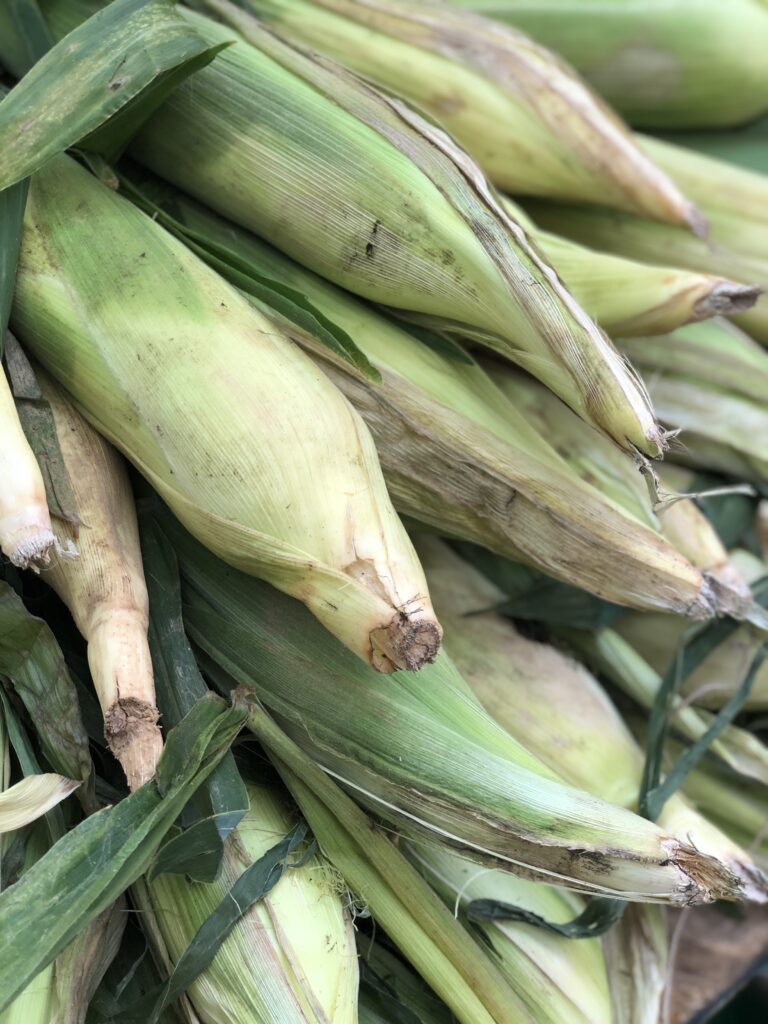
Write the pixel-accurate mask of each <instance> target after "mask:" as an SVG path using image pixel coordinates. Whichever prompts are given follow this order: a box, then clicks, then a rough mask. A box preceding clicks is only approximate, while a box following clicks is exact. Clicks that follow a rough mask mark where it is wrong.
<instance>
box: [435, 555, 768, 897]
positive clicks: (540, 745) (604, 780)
mask: <svg viewBox="0 0 768 1024" xmlns="http://www.w3.org/2000/svg"><path fill="white" fill-rule="evenodd" d="M418 549H419V551H420V553H421V556H422V559H423V562H424V566H425V568H426V570H427V574H428V578H429V581H430V584H431V586H432V589H433V593H434V595H435V600H436V601H437V603H438V606H439V607H440V609H441V614H442V616H443V621H444V622H445V626H446V645H447V649H448V651H449V653H450V654H451V656H452V657H453V658H454V659H455V662H456V664H457V666H458V668H459V670H460V671H461V672H462V674H463V675H464V678H465V679H466V680H467V682H468V683H469V684H470V686H471V687H472V689H473V691H474V693H475V694H476V696H477V697H478V699H479V700H480V702H481V703H482V704H483V706H484V707H485V708H486V710H487V711H488V712H489V713H490V714H491V715H492V716H493V718H494V719H495V720H496V721H497V722H499V724H500V725H502V726H503V727H504V728H505V729H506V730H507V732H509V733H510V734H511V735H512V736H514V737H516V738H518V739H520V740H521V741H522V739H523V738H524V739H525V745H526V747H527V748H528V749H529V750H530V751H531V752H532V753H534V754H535V755H536V756H537V757H539V758H540V759H541V760H542V761H543V762H544V763H545V764H546V765H547V766H548V767H549V768H550V769H551V770H552V771H554V772H556V773H557V775H558V776H559V777H560V778H562V779H563V780H564V781H565V782H567V783H568V784H569V785H572V786H577V787H578V788H579V789H582V790H584V791H586V792H590V793H594V794H595V795H596V796H599V797H601V798H602V799H603V800H607V801H609V802H610V803H613V804H616V805H618V806H623V807H630V808H633V807H635V806H636V805H637V801H638V796H639V791H640V778H641V775H642V769H643V757H642V753H641V751H640V749H639V748H638V747H637V745H636V744H635V742H634V740H633V738H632V735H631V733H630V732H629V730H628V729H627V727H626V725H625V724H624V722H623V721H622V719H621V717H620V716H619V714H618V712H617V711H616V708H615V707H614V705H613V704H612V703H611V701H610V699H609V698H608V696H607V694H606V693H605V692H604V690H603V689H602V687H601V686H600V685H599V683H598V682H597V680H596V679H594V677H592V676H591V675H590V674H589V672H587V671H586V669H584V668H583V667H582V666H581V665H579V664H578V663H576V662H573V661H570V660H569V659H568V658H566V657H564V656H563V655H562V654H560V653H559V652H558V651H556V650H555V649H554V648H552V647H548V646H547V645H545V644H540V643H537V642H535V641H532V640H528V639H526V638H524V637H522V636H520V635H519V634H518V633H517V631H516V630H515V629H514V627H513V626H512V624H511V623H510V622H508V621H507V620H505V619H504V618H502V617H501V616H500V615H498V614H497V613H496V612H494V611H487V610H486V609H489V608H491V609H492V608H493V607H494V606H498V605H499V604H500V603H501V602H502V601H503V599H504V595H503V593H501V591H499V590H497V589H496V587H494V586H493V585H492V584H491V583H490V582H489V581H488V580H486V579H485V578H484V577H483V576H482V575H481V574H480V573H478V572H477V570H476V569H473V568H472V567H471V566H469V565H468V564H467V563H465V562H463V561H462V559H460V558H459V556H458V555H456V554H454V553H453V552H452V551H451V550H450V549H449V548H447V547H446V546H445V544H443V543H442V542H441V541H439V540H437V539H435V538H426V537H425V538H421V539H420V541H419V544H418ZM660 824H661V825H662V827H664V828H666V829H667V830H668V831H669V832H670V833H672V834H673V835H684V836H687V837H689V839H690V841H691V842H692V843H693V844H694V845H695V846H696V848H697V849H699V850H702V851H705V852H707V853H709V854H711V855H712V856H715V857H718V858H719V859H720V860H722V861H723V862H724V863H726V864H728V866H729V868H730V869H731V870H732V871H733V872H734V874H736V875H737V876H738V877H739V879H740V881H741V884H742V886H743V892H744V895H745V897H746V898H749V899H752V900H756V901H758V902H766V901H768V878H764V877H763V876H762V875H761V873H760V872H759V871H758V870H757V869H756V868H755V866H754V864H752V863H751V861H750V858H749V855H748V854H747V853H746V852H745V851H743V850H741V849H739V848H738V847H736V846H735V844H733V843H732V842H731V841H730V840H729V839H728V838H727V836H725V835H723V834H722V833H721V832H720V831H719V830H718V829H716V828H714V827H713V826H712V825H711V824H710V823H709V822H708V821H706V820H705V819H704V818H702V817H701V816H700V815H698V814H697V813H696V812H695V811H694V810H693V808H691V807H690V806H689V805H687V804H686V803H685V801H684V800H683V799H682V798H681V797H679V796H677V795H675V796H673V797H671V798H670V800H669V801H668V803H667V804H666V806H665V808H664V811H663V812H662V815H661V819H660Z"/></svg>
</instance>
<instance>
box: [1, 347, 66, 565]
mask: <svg viewBox="0 0 768 1024" xmlns="http://www.w3.org/2000/svg"><path fill="white" fill-rule="evenodd" d="M0 429H2V437H3V443H2V445H0V549H2V552H3V554H5V555H7V556H8V558H10V560H11V562H12V563H13V564H14V565H17V566H19V567H20V568H28V567H30V568H33V569H38V568H39V567H40V566H42V565H46V564H47V563H48V561H49V560H50V551H51V548H52V547H53V546H54V544H55V542H56V538H55V537H54V535H53V530H52V529H51V517H50V514H49V512H48V504H47V502H46V498H45V485H44V484H43V478H42V475H41V473H40V467H39V466H38V464H37V460H36V459H35V456H34V454H33V452H32V449H31V448H30V447H29V443H28V441H27V439H26V437H25V436H24V431H23V430H22V429H21V423H19V417H18V414H17V412H16V406H15V404H14V401H13V395H12V394H11V389H10V386H9V384H8V378H7V377H6V375H5V371H4V370H3V368H2V367H0Z"/></svg>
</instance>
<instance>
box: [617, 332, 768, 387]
mask: <svg viewBox="0 0 768 1024" xmlns="http://www.w3.org/2000/svg"><path fill="white" fill-rule="evenodd" d="M619 346H620V347H621V350H622V352H625V353H626V355H627V356H628V357H629V359H631V360H632V362H633V363H634V364H636V365H637V366H638V367H639V368H640V369H641V371H642V372H643V374H644V375H645V376H646V378H647V379H648V380H649V381H650V382H651V386H653V380H654V377H655V376H656V375H657V374H662V375H666V374H670V375H672V376H680V377H687V378H691V379H693V380H697V381H700V382H701V383H704V384H707V385H709V386H711V387H715V388H716V389H717V390H718V391H719V390H722V391H727V392H729V393H730V394H733V395H738V396H740V397H742V398H746V399H748V400H750V401H752V402H755V403H757V404H758V405H760V404H763V405H765V404H766V403H767V402H768V397H767V396H768V352H767V351H766V350H765V349H764V348H763V347H762V346H760V345H758V344H757V342H755V341H753V340H752V338H750V337H749V336H748V335H747V334H745V333H744V331H741V330H739V328H738V327H736V326H735V324H732V323H730V321H728V320H721V319H715V320H709V321H708V322H707V323H703V324H690V325H689V326H688V327H684V328H682V329H681V330H677V331H675V332H674V334H664V335H662V336H660V337H647V338H622V339H621V340H620V341H619Z"/></svg>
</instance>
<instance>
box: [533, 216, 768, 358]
mask: <svg viewBox="0 0 768 1024" xmlns="http://www.w3.org/2000/svg"><path fill="white" fill-rule="evenodd" d="M526 209H527V210H528V212H529V213H530V214H531V215H532V216H533V218H534V220H535V222H536V224H537V225H538V226H539V227H540V228H542V229H545V230H551V231H555V232H557V233H558V234H561V235H565V236H566V237H567V238H569V239H571V240H572V241H575V242H579V243H580V244H581V245H585V246H589V247H590V248H593V249H599V250H602V251H605V252H610V253H615V254H616V255H618V256H624V257H629V258H630V259H633V260H638V261H639V262H641V263H651V264H655V263H657V262H658V259H659V255H660V254H661V253H663V254H664V259H665V260H668V261H669V263H670V264H671V265H672V266H676V267H687V268H688V269H689V270H696V271H699V272H701V273H705V274H716V275H721V276H722V277H724V278H727V279H728V280H729V281H740V282H742V283H744V284H748V285H752V286H756V287H757V288H759V289H761V291H763V292H765V291H766V290H768V258H766V257H765V256H764V255H762V254H760V253H757V254H755V253H753V252H749V251H746V250H742V249H741V248H740V246H741V240H742V237H743V235H744V233H745V226H744V224H745V222H739V225H738V227H737V228H735V229H734V228H733V227H730V228H729V227H727V226H725V225H724V224H723V223H720V222H717V223H715V224H714V225H713V226H711V228H710V235H709V238H708V239H702V238H694V237H693V235H691V234H690V233H688V232H685V231H681V230H680V229H679V228H675V227H672V226H670V225H667V224H658V223H654V222H653V221H649V220H641V219H640V218H639V217H633V216H632V215H631V214H624V213H618V212H614V211H610V210H600V209H598V208H596V207H595V208H592V209H586V208H584V207H577V206H566V205H564V204H562V205H561V204H554V203H546V204H545V203H540V202H536V201H532V200H530V201H528V202H527V203H526ZM761 230H764V229H761ZM736 323H738V325H739V326H740V327H741V328H743V330H745V331H747V332H748V333H749V334H751V335H752V336H753V337H754V338H756V339H757V340H758V341H759V342H761V343H762V344H764V345H765V344H768V295H765V294H762V295H760V297H759V298H758V300H757V303H756V304H755V305H754V307H753V308H751V309H747V310H746V311H744V312H741V313H739V314H738V316H736Z"/></svg>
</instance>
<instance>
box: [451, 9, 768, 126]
mask: <svg viewBox="0 0 768 1024" xmlns="http://www.w3.org/2000/svg"><path fill="white" fill-rule="evenodd" d="M452 2H453V3H457V4H458V5H459V6H461V7H464V8H468V9H470V10H472V11H475V12H477V13H478V14H484V15H486V16H487V17H490V18H498V19H499V20H500V21H503V22H506V23H509V24H512V25H515V26H516V27H518V28H521V29H523V31H525V32H528V33H529V34H530V35H531V36H533V38H534V39H536V40H537V41H538V42H540V43H542V44H543V45H545V46H549V47H551V48H552V49H553V50H555V51H556V52H557V53H562V55H563V56H564V57H565V58H566V59H567V60H569V61H570V62H571V63H572V64H574V65H575V67H576V68H577V69H578V70H579V71H580V72H581V73H582V74H583V75H584V76H585V77H586V78H587V80H588V81H589V82H590V83H591V84H592V86H593V87H594V88H595V89H596V90H597V91H598V92H599V93H600V94H601V95H602V96H604V97H605V98H606V100H607V101H608V102H609V103H610V104H611V105H612V106H614V107H616V109H617V110H619V111H620V112H621V113H622V114H623V115H624V116H625V117H626V118H627V120H629V121H630V123H631V124H635V125H638V126H641V127H646V128H684V129H688V130H690V129H691V128H720V127H725V126H729V125H736V124H743V123H744V122H746V121H749V120H751V119H752V118H754V117H757V116H758V115H759V114H761V113H764V112H765V111H766V109H768V67H766V63H765V59H764V58H765V52H766V48H767V47H768V11H766V9H765V5H764V4H763V3H762V2H761V0H728V3H727V4H723V3H722V2H721V0H643V3H628V2H627V0H600V2H597V3H584V0H452Z"/></svg>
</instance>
